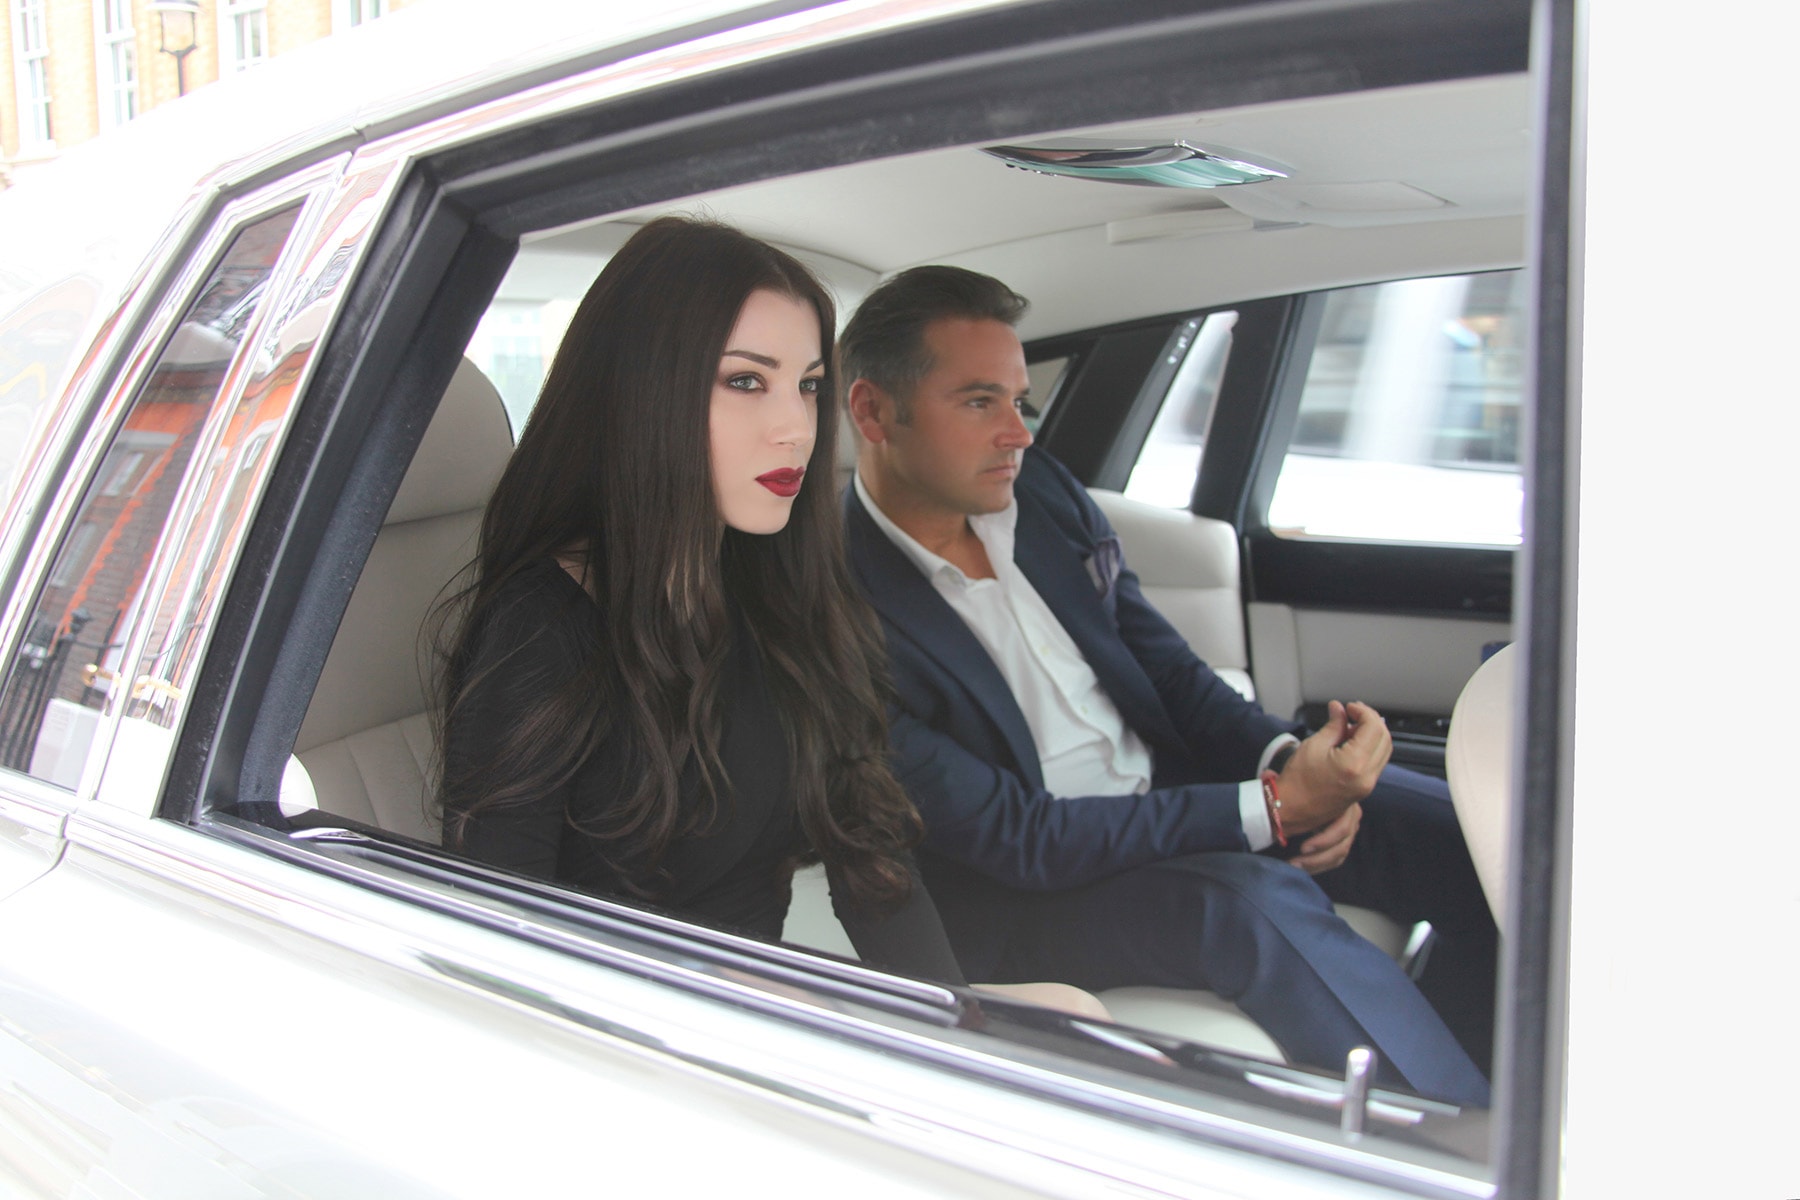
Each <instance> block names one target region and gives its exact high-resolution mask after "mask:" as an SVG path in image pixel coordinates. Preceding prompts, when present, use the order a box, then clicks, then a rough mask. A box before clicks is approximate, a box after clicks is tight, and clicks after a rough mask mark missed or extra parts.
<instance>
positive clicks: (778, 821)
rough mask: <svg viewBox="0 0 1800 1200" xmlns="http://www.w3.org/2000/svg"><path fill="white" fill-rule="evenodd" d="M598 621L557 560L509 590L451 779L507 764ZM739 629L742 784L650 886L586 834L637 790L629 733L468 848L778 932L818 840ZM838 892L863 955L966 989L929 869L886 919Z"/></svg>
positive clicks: (734, 741)
mask: <svg viewBox="0 0 1800 1200" xmlns="http://www.w3.org/2000/svg"><path fill="white" fill-rule="evenodd" d="M596 625H597V622H596V620H595V612H594V603H593V601H592V599H590V598H589V596H588V594H587V593H586V592H585V591H584V590H582V588H581V587H580V586H579V585H578V584H577V583H576V582H575V581H574V580H573V579H572V578H570V576H569V574H568V572H566V571H564V570H563V569H562V567H560V566H559V565H557V564H556V563H555V562H553V561H551V560H549V559H545V560H542V561H541V562H537V563H533V564H532V565H531V566H529V567H527V568H526V569H525V570H523V571H522V572H520V573H519V575H517V576H515V577H514V578H513V579H512V580H510V581H508V582H507V584H506V585H505V586H504V587H502V589H501V590H500V592H499V594H498V595H497V596H496V597H495V599H494V602H493V604H492V606H491V607H490V608H489V609H488V615H487V617H486V619H485V620H484V623H483V626H482V628H481V629H479V630H478V631H477V632H476V637H475V641H474V645H473V650H472V653H471V654H470V656H469V659H468V662H467V665H466V667H465V669H464V671H463V678H464V679H465V680H468V681H469V683H468V684H467V688H468V690H467V693H466V694H465V696H464V697H463V701H462V703H461V704H460V705H459V706H458V709H457V712H456V714H455V716H454V717H453V719H452V721H451V723H450V728H449V730H448V731H447V736H446V739H445V741H446V752H447V754H448V756H449V759H450V763H449V767H450V771H449V774H450V775H451V777H453V778H454V777H457V776H459V775H460V774H461V770H460V768H462V767H464V766H465V765H466V764H468V763H471V762H474V763H481V762H487V763H492V762H494V761H495V756H496V755H497V754H498V753H499V749H500V745H501V741H502V735H503V733H504V732H505V731H506V730H507V728H508V724H509V722H511V721H515V720H517V719H518V716H519V714H520V712H521V711H522V710H523V709H524V707H525V705H526V702H527V701H529V700H531V699H534V698H536V697H540V696H542V695H543V694H544V692H545V691H546V690H547V689H558V688H561V687H565V686H567V685H568V684H569V683H570V681H571V680H572V679H573V677H574V675H575V672H576V670H577V667H576V664H577V663H578V662H580V661H582V660H583V659H585V658H587V657H588V656H589V655H590V654H591V653H592V652H593V643H594V640H595V638H596V637H597V630H596ZM733 635H734V636H733V637H732V644H731V649H730V651H729V655H728V657H727V660H726V664H725V670H724V675H723V678H722V680H721V693H720V705H721V711H722V716H723V729H722V734H723V736H722V740H721V745H720V747H719V751H720V753H719V758H720V762H721V765H722V766H723V768H724V772H725V775H726V778H727V779H728V780H729V781H730V788H729V790H728V792H727V793H726V795H725V796H723V797H722V798H721V800H720V803H719V811H718V813H717V815H716V817H715V818H714V820H713V821H712V822H711V824H710V827H709V828H706V829H704V830H702V831H700V832H697V833H693V834H690V835H688V836H684V837H678V838H676V839H675V840H673V841H672V842H670V844H669V846H668V849H667V851H666V852H665V853H664V854H663V857H662V859H661V862H660V863H659V864H657V866H656V867H655V869H654V870H652V871H650V872H649V873H647V874H637V875H634V876H633V878H632V882H633V883H635V884H636V887H637V891H633V890H632V889H631V888H630V887H628V886H627V880H626V878H625V877H624V876H623V875H622V873H621V871H620V869H619V867H618V865H616V864H615V863H613V862H611V861H609V860H608V857H607V854H606V853H605V852H606V850H607V849H608V845H607V844H606V843H603V842H602V841H600V840H599V839H598V838H597V837H595V836H593V835H592V834H590V833H584V832H583V831H582V829H583V827H584V826H588V825H590V824H591V823H592V820H593V819H594V818H595V817H597V816H599V815H601V814H604V813H605V812H606V810H607V808H608V806H610V805H612V804H614V803H615V802H616V801H617V798H618V797H620V796H621V795H623V794H625V793H626V792H627V791H628V790H629V789H630V787H631V784H632V783H633V782H634V781H633V780H632V779H629V778H627V775H628V773H630V772H631V771H632V770H633V768H632V766H631V765H630V764H629V763H628V762H627V761H626V757H625V754H624V751H623V749H622V746H623V743H622V741H621V739H620V738H619V736H618V735H617V733H616V732H615V733H614V734H612V735H610V736H608V737H606V738H604V739H603V740H602V741H601V743H600V745H599V747H598V749H597V750H596V751H595V752H594V753H593V754H591V755H590V756H589V757H588V758H587V760H586V761H584V762H583V763H581V764H580V766H579V767H577V768H576V769H575V771H574V773H573V775H572V776H571V777H570V778H569V779H568V781H567V782H566V783H564V784H563V785H562V786H561V787H558V788H556V789H555V790H554V791H549V792H546V793H545V794H543V795H539V796H534V797H532V798H530V799H528V800H526V801H523V802H520V803H516V804H505V805H501V806H497V807H495V808H490V809H486V810H483V811H482V812H480V813H478V814H476V815H475V817H474V818H473V819H471V820H470V821H468V822H467V823H466V824H465V826H464V829H463V843H462V845H461V846H460V847H459V848H460V849H461V850H462V851H463V852H464V853H466V854H468V855H469V856H470V857H471V858H475V859H478V860H480V861H482V862H485V863H490V864H492V865H494V866H498V867H504V868H507V869H508V870H513V871H518V872H520V873H522V874H526V875H534V876H538V877H540V878H544V879H551V880H556V881H558V882H561V883H566V884H569V885H571V886H573V887H576V888H580V889H582V890H583V891H589V892H599V893H608V894H615V895H624V896H643V894H644V893H648V895H647V896H645V897H644V898H647V899H648V900H649V901H650V902H652V903H654V904H656V905H658V906H660V907H664V908H668V909H671V910H675V911H678V912H680V913H682V914H684V915H687V916H692V917H697V918H699V919H701V920H703V921H706V922H709V923H711V924H715V925H722V926H726V927H730V928H735V929H738V930H742V931H745V932H749V933H752V934H755V935H757V936H759V937H765V938H770V939H775V938H779V937H780V936H781V926H782V921H783V918H784V917H785V916H786V915H787V907H788V895H789V878H790V875H791V870H792V866H793V863H794V860H795V857H796V856H797V855H798V854H799V853H800V852H801V851H802V850H804V849H805V846H806V838H805V834H804V833H803V832H802V830H801V827H800V820H799V814H798V812H797V811H796V810H795V807H794V802H793V797H792V794H791V791H790V780H789V763H788V743H787V737H786V735H785V734H784V732H783V730H782V727H781V723H780V721H779V720H778V719H777V717H776V715H775V711H774V709H773V707H772V706H771V701H770V695H769V689H768V684H767V681H766V680H765V679H764V676H763V664H762V656H761V655H760V654H759V653H758V652H757V650H756V648H755V645H754V643H753V642H752V640H751V638H750V637H749V636H748V633H747V631H746V630H745V629H743V627H742V626H741V624H738V625H737V626H736V627H734V629H733ZM698 792H699V776H698V772H697V770H696V769H695V768H693V767H692V765H691V764H690V768H689V770H688V771H686V772H685V773H684V774H683V775H682V778H681V793H682V799H683V801H684V802H685V801H689V800H695V799H696V797H697V795H698ZM471 799H472V797H466V796H456V795H448V794H447V795H446V796H445V805H446V807H447V808H448V809H449V810H450V814H453V813H454V812H455V811H456V810H457V809H458V808H459V806H461V805H466V804H467V803H468V802H469V800H471ZM450 814H447V815H450ZM613 849H615V850H616V846H614V847H613ZM827 874H828V875H829V874H830V872H829V871H828V872H827ZM832 884H833V888H832V890H833V907H834V908H835V909H836V910H837V914H838V918H839V920H840V921H842V922H843V925H844V930H845V932H846V933H848V934H849V935H850V940H851V942H852V943H853V944H854V945H855V946H856V950H857V953H858V954H859V955H861V956H862V957H863V958H864V959H866V960H868V961H870V962H873V963H879V964H881V965H882V966H886V967H891V968H893V969H895V970H900V971H905V972H907V973H909V974H915V975H923V976H927V977H931V978H937V979H947V980H950V981H953V982H958V983H960V982H962V975H961V973H960V971H959V970H958V969H957V966H956V960H955V958H954V957H953V956H952V954H951V952H950V945H949V942H948V941H947V940H946V938H945V936H944V930H943V926H942V925H941V924H940V923H939V920H938V915H937V910H936V908H934V907H933V906H932V903H931V897H930V896H929V895H928V894H927V893H926V891H925V887H924V884H923V883H922V882H920V881H919V879H918V876H917V873H916V872H915V874H914V878H913V892H912V897H911V898H910V899H909V900H908V901H907V902H906V903H905V904H904V905H902V906H901V908H900V909H899V910H897V911H896V912H894V913H893V914H892V915H890V916H888V917H886V918H874V917H866V916H863V915H861V914H859V913H858V912H856V911H855V910H854V909H852V908H851V906H850V905H849V904H847V903H844V902H842V901H840V900H839V899H838V895H839V894H840V889H839V888H838V887H837V881H836V880H835V879H833V880H832Z"/></svg>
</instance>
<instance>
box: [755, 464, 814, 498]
mask: <svg viewBox="0 0 1800 1200" xmlns="http://www.w3.org/2000/svg"><path fill="white" fill-rule="evenodd" d="M805 477H806V471H805V469H804V468H802V467H783V468H781V470H779V471H769V472H766V473H764V474H762V475H758V476H757V477H756V482H758V483H760V484H762V485H763V486H764V487H766V488H768V489H769V490H770V491H771V492H774V493H775V494H776V495H777V496H780V497H782V498H783V499H787V498H789V497H791V496H797V495H799V494H800V481H801V480H802V479H803V478H805Z"/></svg>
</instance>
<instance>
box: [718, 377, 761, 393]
mask: <svg viewBox="0 0 1800 1200" xmlns="http://www.w3.org/2000/svg"><path fill="white" fill-rule="evenodd" d="M725 386H726V387H728V388H736V389H737V390H738V391H740V392H754V391H757V390H758V389H760V388H761V387H762V378H761V377H760V376H757V375H733V376H732V377H731V378H729V379H727V380H726V381H725Z"/></svg>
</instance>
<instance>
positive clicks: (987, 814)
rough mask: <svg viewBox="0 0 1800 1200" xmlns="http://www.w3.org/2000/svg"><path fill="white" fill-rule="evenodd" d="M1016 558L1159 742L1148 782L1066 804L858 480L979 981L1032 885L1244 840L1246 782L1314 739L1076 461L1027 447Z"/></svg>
mask: <svg viewBox="0 0 1800 1200" xmlns="http://www.w3.org/2000/svg"><path fill="white" fill-rule="evenodd" d="M1014 494H1015V495H1016V496H1017V498H1018V503H1019V519H1018V527H1017V533H1016V537H1015V549H1014V559H1015V561H1016V562H1017V563H1018V565H1019V567H1020V569H1021V570H1022V571H1023V572H1024V574H1025V576H1026V578H1027V579H1029V580H1030V581H1031V583H1032V586H1033V587H1035V588H1036V589H1037V591H1038V594H1039V595H1040V596H1042V597H1043V599H1044V602H1045V603H1046V604H1047V605H1049V607H1050V610H1051V612H1053V613H1054V614H1055V615H1056V618H1057V620H1058V621H1060V622H1061V623H1062V626H1063V628H1064V629H1066V630H1067V631H1068V633H1069V635H1070V636H1071V637H1072V638H1073V639H1074V640H1075V644H1076V645H1077V646H1078V647H1079V648H1080V650H1081V652H1082V655H1083V656H1084V657H1085V658H1086V659H1087V661H1088V664H1089V665H1090V666H1091V667H1092V668H1093V670H1094V674H1095V675H1096V676H1097V677H1098V679H1099V681H1100V684H1101V686H1102V687H1103V688H1104V689H1105V690H1106V693H1107V695H1108V696H1110V697H1111V698H1112V701H1113V703H1114V704H1115V705H1116V706H1117V707H1118V709H1119V712H1120V714H1121V715H1122V716H1123V717H1124V719H1125V722H1126V723H1127V724H1128V725H1129V726H1130V727H1131V728H1132V729H1133V730H1135V731H1136V732H1137V734H1138V736H1140V737H1141V738H1143V739H1144V741H1145V742H1146V743H1147V744H1148V745H1149V746H1150V749H1151V751H1152V754H1153V755H1154V761H1155V778H1154V779H1153V780H1152V787H1151V790H1150V791H1149V792H1147V793H1144V794H1142V795H1135V796H1077V797H1060V798H1059V797H1055V796H1052V795H1051V794H1050V793H1049V792H1048V791H1046V790H1045V789H1044V779H1043V769H1042V766H1041V764H1040V763H1039V761H1038V755H1037V749H1036V746H1035V744H1034V743H1033V741H1032V737H1031V731H1030V729H1029V727H1028V726H1027V725H1026V722H1025V717H1024V714H1023V713H1022V712H1020V710H1019V706H1018V704H1017V702H1016V701H1015V700H1014V699H1013V695H1012V690H1011V689H1010V688H1009V687H1008V686H1007V684H1006V681H1005V679H1003V678H1002V677H1001V675H1000V672H999V669H998V668H997V667H995V665H994V663H993V660H992V659H991V658H989V657H988V654H987V652H986V650H984V649H983V648H982V646H981V643H980V642H979V641H977V640H976V638H975V635H974V634H973V633H971V632H970V631H969V628H968V626H967V625H965V624H964V623H963V621H962V618H960V617H958V616H957V615H956V613H955V611H954V610H952V609H951V608H950V606H949V605H948V604H946V603H945V602H944V599H943V598H942V597H941V596H939V595H938V593H937V590H936V589H935V588H934V587H933V586H932V585H931V583H930V581H929V580H927V579H926V578H925V576H924V575H923V574H922V573H921V572H920V571H919V569H918V567H916V566H915V565H914V564H913V562H912V560H911V559H909V558H907V557H906V555H905V554H904V552H902V551H901V550H900V548H899V547H897V546H895V545H894V544H893V542H891V541H890V540H889V539H888V537H887V535H886V534H884V533H882V532H881V529H880V528H879V527H878V526H877V525H876V524H875V522H874V520H873V519H872V518H871V517H870V516H869V514H868V512H867V511H866V510H865V509H864V508H863V505H862V502H861V501H860V499H859V498H858V497H857V495H856V489H855V488H854V487H852V488H849V489H847V490H846V492H845V497H844V512H845V521H846V528H847V532H848V538H849V551H850V560H851V565H852V567H853V569H854V571H855V573H856V575H857V577H858V581H859V583H860V584H861V586H862V588H863V591H864V594H865V595H866V596H867V597H868V599H869V601H870V602H871V603H872V604H873V605H874V606H875V610H876V612H877V613H879V614H880V616H881V621H882V626H883V628H884V630H885V632H886V634H887V648H888V657H889V666H890V669H891V671H892V673H893V677H894V684H895V688H896V691H897V693H898V704H899V711H898V712H897V713H895V714H894V722H893V735H892V736H893V749H894V766H895V771H896V773H897V774H898V775H899V777H900V780H901V783H902V784H903V785H904V786H905V787H906V789H907V792H908V794H909V795H911V797H912V799H913V802H914V803H915V804H916V805H918V808H919V812H920V814H921V815H922V816H923V817H924V820H925V826H926V838H925V845H924V847H923V849H922V852H921V854H920V864H921V866H922V867H923V869H924V871H925V874H926V878H927V880H928V882H929V885H930V887H931V893H932V897H933V899H934V900H935V901H936V902H937V904H938V908H939V910H940V912H941V913H942V914H943V917H944V925H945V927H946V929H947V930H949V932H950V934H951V939H952V941H953V943H955V944H956V946H957V952H958V956H959V957H960V958H961V959H962V962H963V967H964V969H965V971H966V972H968V973H970V976H971V977H972V978H977V977H981V976H982V975H983V974H984V972H990V971H991V970H992V966H993V964H994V963H995V962H996V961H997V956H998V955H999V954H1001V953H1002V952H1003V949H1004V945H1005V939H1006V936H1007V930H1008V927H1009V925H1010V923H1011V921H1012V919H1013V916H1014V914H1016V913H1017V912H1018V911H1019V907H1018V906H1019V905H1021V904H1025V903H1029V894H1030V893H1031V892H1033V891H1042V890H1060V889H1065V888H1072V887H1079V886H1081V885H1083V884H1087V883H1093V882H1096V881H1098V880H1101V879H1105V878H1107V877H1109V876H1112V875H1116V874H1118V873H1120V872H1122V871H1128V870H1131V869H1132V868H1134V867H1140V866H1144V865H1146V864H1149V863H1152V862H1158V861H1161V860H1163V859H1167V858H1172V857H1175V856H1178V855H1184V854H1196V853H1200V852H1203V851H1211V850H1240V851H1241V850H1246V849H1248V846H1247V844H1246V842H1245V839H1244V833H1243V825H1242V820H1241V817H1240V815H1239V812H1238V787H1237V785H1238V783H1239V782H1240V781H1242V780H1245V779H1249V778H1252V777H1253V776H1254V775H1255V774H1256V769H1257V765H1258V762H1259V760H1260V758H1261V755H1262V751H1263V749H1264V748H1265V747H1266V746H1267V745H1268V744H1269V742H1270V740H1271V739H1273V738H1274V737H1276V736H1277V735H1278V734H1281V733H1284V732H1296V733H1303V732H1304V731H1303V730H1300V729H1299V728H1298V727H1296V726H1293V725H1291V724H1289V723H1288V722H1284V721H1279V720H1276V719H1275V718H1273V717H1270V716H1269V715H1268V714H1266V713H1264V712H1263V711H1262V709H1261V708H1259V707H1257V706H1256V705H1255V704H1253V703H1251V702H1249V701H1247V700H1245V699H1244V698H1243V697H1242V696H1241V695H1240V694H1239V693H1238V692H1237V691H1236V690H1235V689H1234V688H1232V687H1231V686H1230V685H1229V684H1227V683H1225V682H1224V681H1223V680H1221V679H1220V678H1219V677H1218V676H1217V675H1215V674H1213V672H1212V670H1211V669H1210V668H1209V667H1207V665H1206V664H1205V663H1203V662H1201V661H1200V660H1199V659H1198V658H1197V657H1195V655H1194V653H1193V651H1192V650H1191V649H1189V648H1188V645H1187V642H1186V640H1185V639H1184V638H1182V636H1181V635H1180V634H1179V633H1177V632H1176V631H1175V629H1174V628H1173V627H1172V626H1171V625H1170V624H1169V623H1168V622H1167V621H1165V620H1164V619H1163V617H1162V615H1161V614H1159V613H1158V612H1157V611H1156V610H1155V609H1154V608H1152V607H1151V606H1150V604H1149V603H1148V602H1147V601H1145V599H1144V597H1143V594H1142V592H1141V591H1140V590H1139V587H1138V581H1137V576H1136V575H1135V574H1134V573H1133V572H1132V571H1131V569H1130V567H1129V566H1127V565H1126V564H1125V563H1124V561H1123V556H1122V555H1121V553H1120V550H1119V540H1118V535H1117V534H1115V533H1114V532H1113V530H1112V526H1111V525H1110V524H1109V523H1108V522H1107V520H1106V517H1105V515H1104V514H1102V513H1101V511H1100V509H1099V507H1098V506H1097V505H1095V504H1094V502H1093V501H1092V500H1091V499H1090V498H1089V497H1088V495H1087V492H1086V490H1085V489H1084V488H1083V487H1082V486H1081V484H1080V483H1079V482H1078V481H1077V480H1076V479H1075V478H1074V476H1072V475H1070V474H1069V472H1068V470H1067V469H1066V468H1064V467H1063V466H1062V464H1060V463H1058V462H1057V461H1056V460H1055V459H1053V458H1051V457H1049V456H1048V455H1047V454H1044V453H1042V452H1040V451H1037V450H1028V451H1026V453H1025V458H1024V464H1023V466H1022V468H1021V470H1020V472H1019V476H1018V479H1017V480H1016V482H1015V485H1014Z"/></svg>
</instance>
